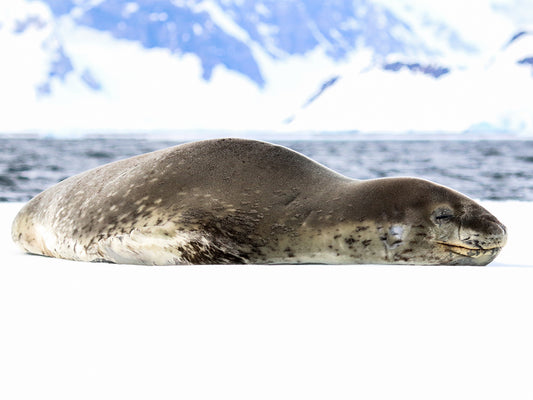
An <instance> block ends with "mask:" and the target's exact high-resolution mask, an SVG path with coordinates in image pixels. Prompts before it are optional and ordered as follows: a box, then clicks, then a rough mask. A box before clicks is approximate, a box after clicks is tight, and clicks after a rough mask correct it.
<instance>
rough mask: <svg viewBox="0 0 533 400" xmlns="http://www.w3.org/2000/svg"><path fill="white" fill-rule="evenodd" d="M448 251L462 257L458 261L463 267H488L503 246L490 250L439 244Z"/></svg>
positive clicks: (445, 243)
mask: <svg viewBox="0 0 533 400" xmlns="http://www.w3.org/2000/svg"><path fill="white" fill-rule="evenodd" d="M437 243H438V244H439V245H441V246H443V247H444V248H445V249H446V250H447V251H449V252H452V253H454V254H457V255H459V256H462V257H463V258H461V259H459V260H457V264H463V265H467V264H468V265H487V264H488V263H490V262H491V261H492V260H494V259H495V258H496V256H497V255H498V254H499V253H500V251H501V249H502V247H503V246H493V247H490V248H480V247H470V246H468V245H466V244H463V243H461V244H456V243H448V242H437Z"/></svg>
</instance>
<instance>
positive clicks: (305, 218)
mask: <svg viewBox="0 0 533 400" xmlns="http://www.w3.org/2000/svg"><path fill="white" fill-rule="evenodd" d="M12 237H13V240H14V241H15V242H16V243H18V244H19V245H20V247H22V249H23V250H25V251H26V252H29V253H34V254H41V255H45V256H50V257H59V258H65V259H71V260H81V261H104V262H111V263H122V264H147V265H167V264H229V263H231V264H235V263H236V264H243V263H262V264H268V263H290V264H293V263H294V264H296V263H326V264H330V263H332V264H361V263H365V264H424V265H442V264H463V265H485V264H488V263H489V262H491V261H492V260H493V259H494V258H495V257H496V255H497V254H498V253H499V252H500V250H501V248H502V247H503V246H504V244H505V242H506V237H507V233H506V229H505V227H504V225H502V224H501V223H500V222H499V221H498V220H497V219H496V218H495V217H494V216H493V215H491V214H490V213H489V212H488V211H487V210H485V209H484V208H483V207H481V206H480V205H479V204H477V203H476V202H474V201H473V200H471V199H469V198H468V197H466V196H464V195H462V194H460V193H458V192H456V191H454V190H452V189H449V188H447V187H444V186H441V185H438V184H435V183H432V182H430V181H427V180H423V179H417V178H408V177H407V178H404V177H401V178H381V179H371V180H354V179H350V178H347V177H345V176H343V175H340V174H338V173H336V172H334V171H332V170H330V169H328V168H326V167H324V166H322V165H321V164H319V163H317V162H315V161H313V160H311V159H309V158H307V157H305V156H303V155H302V154H299V153H297V152H295V151H292V150H290V149H287V148H285V147H282V146H278V145H273V144H270V143H266V142H261V141H253V140H244V139H217V140H206V141H200V142H193V143H188V144H183V145H179V146H175V147H171V148H168V149H163V150H159V151H155V152H152V153H147V154H143V155H140V156H136V157H133V158H129V159H125V160H121V161H117V162H114V163H111V164H107V165H104V166H102V167H99V168H96V169H93V170H90V171H87V172H85V173H82V174H80V175H77V176H73V177H71V178H68V179H66V180H64V181H62V182H60V183H58V184H56V185H55V186H53V187H51V188H49V189H47V190H45V191H44V192H42V193H41V194H39V195H37V196H36V197H35V198H33V199H32V200H30V201H29V202H28V203H27V204H26V205H25V206H24V207H23V208H22V209H21V210H20V212H19V213H18V215H17V216H16V217H15V220H14V222H13V225H12Z"/></svg>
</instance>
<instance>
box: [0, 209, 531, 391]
mask: <svg viewBox="0 0 533 400" xmlns="http://www.w3.org/2000/svg"><path fill="white" fill-rule="evenodd" d="M485 205H486V207H487V208H488V209H489V210H490V211H492V212H493V213H494V214H495V215H496V216H497V217H498V218H499V219H500V220H501V221H502V222H503V223H505V224H506V225H507V228H508V231H509V243H508V246H507V247H506V249H505V250H504V251H503V252H502V254H501V255H500V257H498V258H497V259H496V262H495V263H493V264H491V266H490V267H486V268H480V267H413V266H407V267H400V266H317V265H305V266H201V267H199V266H192V267H188V266H186V267H184V266H176V267H139V266H117V265H110V264H89V263H79V262H69V261H63V260H55V259H49V258H44V257H37V256H29V255H25V254H22V253H21V252H19V250H18V249H17V248H16V247H15V246H14V245H13V244H12V242H11V239H10V234H9V230H10V224H11V220H12V218H13V217H14V215H15V213H16V211H17V210H18V209H19V208H20V206H21V205H20V204H12V203H2V204H0V216H1V221H2V224H1V230H0V235H1V236H0V240H1V243H2V249H3V261H2V264H1V267H0V321H1V328H0V376H1V383H0V398H2V399H9V400H11V399H54V400H57V399H77V400H78V399H187V400H188V399H232V400H233V399H247V400H250V399H253V400H256V399H269V400H270V399H290V400H295V399H315V398H316V399H425V400H426V399H432V400H434V399H531V398H533V385H532V384H531V377H532V376H533V319H532V311H531V309H532V307H533V268H518V267H517V266H530V267H532V266H533V259H532V257H531V256H530V254H529V252H530V251H532V250H533V248H532V247H531V240H530V237H531V226H530V224H531V215H533V203H514V202H513V203H485Z"/></svg>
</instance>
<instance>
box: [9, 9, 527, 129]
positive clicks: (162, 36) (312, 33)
mask: <svg viewBox="0 0 533 400" xmlns="http://www.w3.org/2000/svg"><path fill="white" fill-rule="evenodd" d="M6 3H7V4H6ZM399 3H400V2H397V1H394V0H358V1H343V0H329V1H327V0H326V1H318V0H283V1H280V0H152V1H150V0H137V1H123V0H10V2H3V3H2V4H0V50H1V51H2V53H1V54H2V55H1V57H2V58H1V63H0V107H1V110H2V111H0V113H1V114H0V115H1V117H0V131H3V132H31V131H38V132H53V133H66V134H68V133H70V134H74V133H86V132H94V131H102V132H109V131H127V132H137V131H153V130H221V131H231V130H253V131H287V130H293V131H309V130H320V131H339V130H340V131H356V130H357V131H367V132H383V131H393V132H403V131H453V132H461V131H520V132H533V99H530V97H531V98H533V96H530V95H529V94H530V93H532V92H533V61H532V60H533V24H530V22H532V21H533V7H531V6H530V5H529V4H528V3H527V1H525V0H516V1H512V0H505V1H504V0H501V1H499V2H493V3H489V2H488V1H473V2H469V3H468V6H467V5H465V4H464V2H461V1H459V0H453V1H449V2H446V5H442V4H441V3H443V2H437V1H435V2H427V1H421V0H408V1H403V2H401V4H399ZM517 8H519V9H520V10H517ZM458 11H459V12H458ZM528 16H529V17H528Z"/></svg>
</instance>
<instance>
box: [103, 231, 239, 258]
mask: <svg viewBox="0 0 533 400" xmlns="http://www.w3.org/2000/svg"><path fill="white" fill-rule="evenodd" d="M96 253H97V254H98V258H97V259H95V261H108V262H113V263H117V264H139V265H176V264H246V263H247V262H249V261H247V260H246V258H245V257H244V256H243V255H242V254H240V252H239V250H238V247H237V246H236V245H235V244H234V243H231V242H230V241H228V240H220V239H218V238H216V237H213V236H212V235H210V234H205V233H202V232H199V231H185V230H183V231H182V230H177V231H174V232H170V231H169V230H168V229H165V228H163V227H161V226H152V227H143V228H137V229H134V230H133V231H132V232H131V233H129V234H121V235H115V236H110V237H108V238H105V239H102V240H100V241H99V242H98V243H97V249H96Z"/></svg>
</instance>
